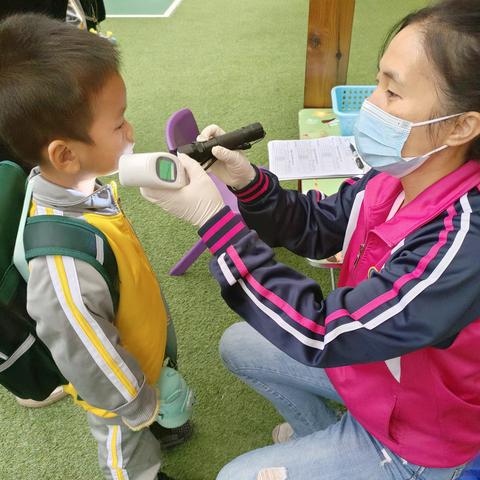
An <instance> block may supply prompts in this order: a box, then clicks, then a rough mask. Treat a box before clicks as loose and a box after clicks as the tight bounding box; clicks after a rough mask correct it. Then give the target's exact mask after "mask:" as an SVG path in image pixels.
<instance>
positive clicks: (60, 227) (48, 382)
mask: <svg viewBox="0 0 480 480" xmlns="http://www.w3.org/2000/svg"><path fill="white" fill-rule="evenodd" d="M26 180H27V176H26V174H25V172H24V171H23V169H22V168H21V167H20V166H18V165H17V164H16V163H13V162H9V161H3V162H0V185H1V186H2V188H1V190H0V384H1V385H3V386H4V387H5V388H6V389H7V390H10V391H11V392H12V393H13V394H14V395H16V396H18V397H21V398H31V399H33V400H43V399H45V398H47V397H48V396H49V395H50V393H51V392H52V391H53V390H54V389H55V388H56V387H57V386H58V385H64V384H66V383H68V382H67V381H66V380H65V378H64V377H63V375H62V374H61V373H60V371H59V370H58V368H57V366H56V365H55V362H54V361H53V359H52V356H51V355H50V352H49V351H48V349H47V348H46V346H45V345H44V344H43V343H42V342H41V340H40V339H39V338H38V337H37V335H36V333H35V322H34V321H33V320H32V319H31V318H30V316H29V315H28V313H27V311H26V286H27V284H26V280H27V279H28V264H27V262H28V260H31V259H32V258H35V257H39V256H45V255H66V256H70V257H74V258H78V259H81V260H83V261H87V262H88V263H90V264H91V265H92V266H94V267H95V268H96V270H97V271H98V272H99V273H100V274H101V275H102V276H103V278H104V279H105V281H106V283H107V285H108V287H109V290H110V294H111V295H112V299H113V302H114V306H115V308H116V307H117V305H118V270H117V263H116V260H115V256H114V254H113V252H112V250H111V248H110V245H109V244H108V241H107V239H106V237H105V236H104V235H103V233H102V232H101V231H100V230H98V229H96V228H94V227H92V226H91V225H89V224H87V223H86V222H84V221H82V220H77V219H74V218H69V217H61V216H52V215H39V216H36V217H32V218H28V219H27V216H28V210H29V207H30V199H31V191H30V188H28V189H27V182H26ZM27 190H28V191H27ZM96 236H99V237H101V238H102V239H103V246H104V252H103V258H104V261H103V264H101V263H99V262H98V260H97V246H96V245H97V244H98V242H97V241H96ZM14 253H15V256H16V257H17V258H16V261H15V264H14V260H13V258H14Z"/></svg>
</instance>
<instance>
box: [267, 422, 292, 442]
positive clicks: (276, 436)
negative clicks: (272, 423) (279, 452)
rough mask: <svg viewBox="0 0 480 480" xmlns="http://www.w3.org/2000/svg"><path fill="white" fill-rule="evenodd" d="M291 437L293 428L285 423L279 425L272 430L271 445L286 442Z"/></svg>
mask: <svg viewBox="0 0 480 480" xmlns="http://www.w3.org/2000/svg"><path fill="white" fill-rule="evenodd" d="M292 436H293V428H292V427H291V425H290V424H289V423H287V422H285V423H280V424H279V425H277V426H276V427H275V428H274V429H273V430H272V439H273V443H285V442H288V441H289V440H290V439H291V438H292Z"/></svg>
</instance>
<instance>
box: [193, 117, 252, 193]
mask: <svg viewBox="0 0 480 480" xmlns="http://www.w3.org/2000/svg"><path fill="white" fill-rule="evenodd" d="M224 133H225V131H224V130H222V129H221V128H220V127H219V126H218V125H209V126H208V127H205V128H204V129H203V130H202V131H201V133H200V135H199V136H198V137H197V140H198V141H200V142H205V141H206V140H210V139H211V138H214V137H218V136H219V135H223V134H224ZM212 153H213V155H214V156H215V157H216V158H218V160H217V161H216V162H215V163H214V164H213V165H212V166H211V167H210V168H209V169H208V171H209V172H211V173H213V174H214V175H216V176H217V177H218V178H219V179H220V180H221V181H222V182H223V183H225V185H229V186H230V187H233V188H235V189H236V190H240V189H241V188H243V187H245V186H247V185H248V184H249V183H250V182H251V181H252V180H253V179H254V178H255V169H254V168H253V166H252V164H251V163H250V162H249V161H248V160H247V157H246V156H245V155H244V154H243V153H241V152H240V151H237V150H235V151H233V150H228V149H227V148H224V147H220V146H218V147H213V148H212Z"/></svg>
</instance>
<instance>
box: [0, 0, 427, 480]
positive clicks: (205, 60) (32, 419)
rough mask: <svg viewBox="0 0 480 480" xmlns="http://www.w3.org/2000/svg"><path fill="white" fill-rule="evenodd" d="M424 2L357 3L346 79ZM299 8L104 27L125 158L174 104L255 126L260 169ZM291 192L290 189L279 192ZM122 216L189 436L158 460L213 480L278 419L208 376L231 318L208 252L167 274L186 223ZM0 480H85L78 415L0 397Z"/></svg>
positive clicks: (219, 374) (281, 115) (246, 5)
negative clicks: (115, 49)
mask: <svg viewBox="0 0 480 480" xmlns="http://www.w3.org/2000/svg"><path fill="white" fill-rule="evenodd" d="M424 4H425V1H424V0H403V1H402V2H390V1H384V0H357V7H356V12H355V22H354V31H353V38H352V48H351V55H350V68H349V77H348V80H349V83H358V84H363V83H368V84H370V83H372V82H373V80H374V75H375V71H376V62H377V52H378V48H379V46H380V44H381V43H382V40H383V37H384V34H385V32H386V30H387V28H388V27H389V26H390V25H392V24H393V23H394V22H396V21H397V20H398V19H399V18H400V17H401V16H403V15H404V14H405V13H406V12H408V11H410V10H411V9H413V8H418V7H421V6H423V5H424ZM307 15H308V0H295V1H292V0H262V1H258V0H243V1H242V2H239V1H234V0H203V1H201V2H200V1H194V0H184V1H183V2H182V3H181V4H180V6H179V7H178V8H177V10H176V11H175V13H174V15H173V16H172V17H170V18H162V19H111V20H108V21H107V22H105V23H104V25H103V29H104V30H107V29H108V30H112V31H113V33H114V35H115V37H116V38H117V40H118V41H119V47H120V49H121V51H122V56H123V65H124V67H123V73H124V76H125V81H126V84H127V88H128V98H129V107H128V112H127V114H128V117H129V119H130V121H131V122H132V123H133V125H134V126H135V129H136V142H137V143H136V151H138V152H142V151H159V150H162V149H165V143H164V134H163V130H164V125H165V121H166V119H167V118H168V116H169V115H170V114H171V113H172V112H174V111H175V110H178V109H180V108H183V107H189V108H191V109H192V111H193V112H194V114H195V116H196V118H197V120H198V124H199V126H200V127H203V126H206V125H207V124H209V123H217V124H219V125H221V126H222V127H223V128H225V129H226V130H229V129H234V128H238V127H240V126H243V125H246V124H248V123H251V122H255V121H260V122H261V123H262V124H263V126H264V128H265V130H266V132H267V138H266V139H265V140H264V141H262V142H261V143H259V144H258V145H255V147H254V148H253V149H252V150H251V152H250V153H249V157H250V159H251V160H252V161H254V162H256V163H266V159H267V141H268V140H272V139H288V138H297V136H298V127H297V114H298V110H299V109H301V108H302V106H303V87H304V71H305V48H306V30H307ZM286 185H290V186H293V185H294V183H293V182H291V183H290V184H288V183H287V184H286ZM121 197H122V202H123V206H124V209H125V211H126V213H127V215H128V216H129V217H130V219H131V221H132V223H133V225H134V227H135V229H136V231H137V233H138V236H139V237H140V239H141V241H142V242H143V244H144V246H145V249H146V251H147V253H148V256H149V258H150V260H151V262H152V265H153V267H154V269H155V270H156V272H157V274H158V277H159V280H160V283H161V286H162V289H163V291H164V293H165V295H166V297H167V299H168V302H169V305H170V308H171V311H172V316H173V318H174V322H175V325H176V328H177V335H178V340H179V352H180V368H181V370H182V372H183V374H184V375H185V377H186V379H187V380H188V382H189V383H190V384H191V385H192V387H193V388H194V389H195V392H196V396H197V404H196V407H195V414H194V418H193V421H194V424H195V434H194V436H193V438H192V439H191V441H189V442H188V444H186V445H184V446H181V447H179V448H177V449H176V450H175V451H173V452H171V453H168V454H166V455H165V467H164V468H165V471H166V472H168V473H169V474H170V475H171V476H173V477H174V478H175V479H177V480H213V479H214V478H215V476H216V474H217V473H218V471H219V470H220V468H221V467H222V466H223V465H224V464H225V463H227V462H228V461H229V460H231V459H233V458H234V457H236V456H237V455H240V454H241V453H243V452H246V451H248V450H251V449H254V448H258V447H262V446H264V445H267V444H269V443H270V441H271V437H270V432H271V429H272V428H273V426H274V425H275V424H276V423H278V422H279V421H281V419H280V417H279V416H278V415H277V413H276V412H275V411H274V410H273V408H272V407H271V406H270V405H269V404H268V403H267V402H266V401H265V400H263V398H261V397H259V396H258V395H256V394H255V393H254V392H252V391H250V390H249V389H248V388H247V387H246V386H244V385H243V384H241V383H240V382H239V381H238V380H236V379H235V378H234V377H233V376H232V375H230V374H229V373H228V372H227V371H226V370H225V369H224V368H223V366H222V364H221V362H220V359H219V355H218V342H219V339H220V337H221V335H222V332H223V331H224V330H225V329H226V328H227V327H228V326H229V325H231V324H232V323H234V322H236V321H238V318H237V317H236V315H235V314H234V313H232V312H231V311H230V310H229V309H228V308H227V307H226V305H225V304H224V302H223V301H222V299H221V298H220V295H219V288H218V285H217V284H216V282H215V281H214V280H213V279H212V277H211V275H210V273H209V270H208V260H209V255H208V254H207V253H205V254H203V255H202V256H201V257H200V259H199V260H198V261H197V262H196V263H195V264H194V265H193V266H192V267H191V268H190V269H189V270H188V272H187V273H186V274H185V275H184V276H182V277H170V276H169V275H168V271H169V269H170V268H171V267H172V266H173V265H174V264H175V263H176V261H177V260H178V259H179V258H180V257H181V256H182V255H183V254H184V253H185V252H186V251H187V250H188V249H189V248H190V247H191V246H192V245H193V243H194V242H195V241H196V240H197V238H198V237H197V235H196V232H195V231H194V229H193V228H192V227H190V226H189V225H186V224H184V223H182V222H180V221H176V220H175V219H173V218H171V217H169V216H168V215H167V214H165V213H163V212H162V211H161V210H160V209H158V208H156V207H155V206H153V205H151V204H149V203H147V202H145V201H143V200H142V199H141V197H140V196H139V194H138V193H137V191H135V190H134V189H124V188H122V189H121ZM277 258H278V259H279V260H280V261H282V262H285V263H287V264H288V265H290V266H292V267H293V268H296V269H298V270H300V271H302V272H304V273H305V274H307V275H309V276H311V277H312V278H315V279H316V280H317V281H318V282H319V283H320V284H321V286H322V289H323V291H324V292H325V293H327V292H328V291H329V289H330V287H329V285H330V282H329V274H328V272H326V271H323V270H316V269H314V268H312V267H309V266H308V265H307V263H306V261H305V260H304V259H302V258H299V257H296V256H294V255H293V254H290V253H289V252H286V251H285V250H282V249H279V250H278V251H277ZM0 405H1V407H0V431H1V432H2V442H1V444H0V480H77V479H78V480H99V479H101V478H102V477H101V474H100V472H99V469H98V466H97V457H96V444H95V442H94V440H93V439H92V438H91V437H90V434H89V430H88V427H87V424H86V419H85V415H84V413H83V411H82V410H81V409H79V408H76V407H74V406H73V405H72V404H71V402H70V401H69V400H63V401H61V402H59V403H58V404H56V405H53V406H51V407H48V408H45V409H40V410H28V409H25V408H22V407H19V406H17V404H16V403H15V400H14V399H13V397H12V396H11V395H9V394H8V392H6V391H5V390H3V389H1V388H0Z"/></svg>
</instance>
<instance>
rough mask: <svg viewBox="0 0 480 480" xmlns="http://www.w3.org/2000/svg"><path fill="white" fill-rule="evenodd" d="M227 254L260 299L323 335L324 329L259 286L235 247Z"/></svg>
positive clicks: (228, 250)
mask: <svg viewBox="0 0 480 480" xmlns="http://www.w3.org/2000/svg"><path fill="white" fill-rule="evenodd" d="M227 254H228V255H229V256H230V258H231V259H232V261H233V263H234V265H235V267H236V268H237V270H238V271H239V272H240V275H242V277H243V278H244V279H245V280H246V281H247V282H248V284H249V285H250V286H251V287H252V288H253V289H254V290H255V291H256V292H257V293H258V294H259V295H261V296H262V297H264V298H266V299H267V300H268V301H270V302H271V303H273V304H274V305H275V306H276V307H278V308H280V310H282V311H283V312H284V313H285V314H287V315H288V316H289V317H290V318H291V319H292V320H294V321H295V322H297V323H298V324H300V325H301V326H302V327H305V328H306V329H308V330H310V331H311V332H313V333H319V334H321V335H325V327H324V326H323V325H319V324H318V323H315V322H314V321H313V320H310V319H309V318H306V317H304V316H303V315H302V314H301V313H300V312H298V311H297V310H295V309H294V308H293V307H292V306H291V305H289V304H288V303H287V302H286V301H285V300H283V299H282V298H280V297H279V296H278V295H276V294H275V293H273V292H272V291H270V290H268V289H266V288H265V287H264V286H263V285H261V284H260V283H259V282H257V280H255V278H254V277H253V275H252V274H251V273H250V272H249V271H248V268H247V267H246V265H245V264H244V263H243V261H242V259H241V258H240V256H239V255H238V253H237V251H236V250H235V247H234V246H233V245H232V246H230V247H228V249H227Z"/></svg>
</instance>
